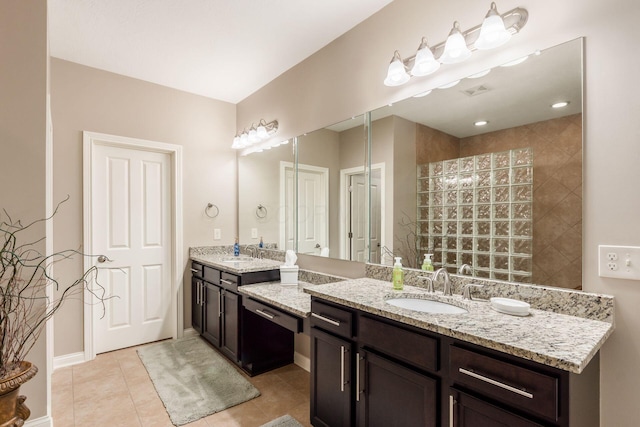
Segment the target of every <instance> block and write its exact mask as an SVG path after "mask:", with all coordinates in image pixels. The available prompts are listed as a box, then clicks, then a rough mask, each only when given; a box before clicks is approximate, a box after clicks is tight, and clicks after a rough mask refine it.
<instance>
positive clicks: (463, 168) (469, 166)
mask: <svg viewBox="0 0 640 427" xmlns="http://www.w3.org/2000/svg"><path fill="white" fill-rule="evenodd" d="M472 171H473V157H463V158H461V159H460V172H472Z"/></svg>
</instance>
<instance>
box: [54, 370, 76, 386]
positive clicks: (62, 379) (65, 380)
mask: <svg viewBox="0 0 640 427" xmlns="http://www.w3.org/2000/svg"><path fill="white" fill-rule="evenodd" d="M51 384H52V386H54V387H58V386H65V385H72V384H73V367H71V366H67V367H64V368H59V369H56V370H55V371H54V372H53V374H52V375H51Z"/></svg>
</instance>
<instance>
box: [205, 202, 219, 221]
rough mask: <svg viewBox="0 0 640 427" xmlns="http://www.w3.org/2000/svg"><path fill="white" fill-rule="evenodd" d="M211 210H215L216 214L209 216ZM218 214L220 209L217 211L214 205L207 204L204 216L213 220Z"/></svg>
mask: <svg viewBox="0 0 640 427" xmlns="http://www.w3.org/2000/svg"><path fill="white" fill-rule="evenodd" d="M211 208H216V213H215V214H214V215H211V214H210V213H209V211H210V210H211ZM219 213H220V209H218V207H217V206H216V205H214V204H213V203H207V207H206V208H204V214H205V215H206V216H208V217H209V218H215V217H217V216H218V214H219Z"/></svg>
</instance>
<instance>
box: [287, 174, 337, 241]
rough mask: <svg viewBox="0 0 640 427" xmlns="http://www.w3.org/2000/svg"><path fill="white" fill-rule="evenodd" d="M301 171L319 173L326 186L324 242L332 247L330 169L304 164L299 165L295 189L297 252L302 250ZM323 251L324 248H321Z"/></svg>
mask: <svg viewBox="0 0 640 427" xmlns="http://www.w3.org/2000/svg"><path fill="white" fill-rule="evenodd" d="M300 171H304V172H310V173H317V174H319V175H321V178H320V179H322V183H323V185H324V217H325V221H326V224H325V227H324V236H323V237H324V242H325V243H326V245H327V247H330V243H329V236H330V232H329V228H330V222H331V221H330V218H329V215H330V212H331V211H330V209H329V203H330V201H329V191H330V189H329V168H328V167H324V166H314V165H307V164H304V163H298V165H297V167H296V169H295V175H294V177H295V182H296V185H295V189H296V195H295V199H294V200H295V204H296V206H295V209H296V233H295V234H296V251H299V250H300V198H299V197H298V196H299V193H300V183H299V182H298V181H299V180H300ZM320 249H322V248H320Z"/></svg>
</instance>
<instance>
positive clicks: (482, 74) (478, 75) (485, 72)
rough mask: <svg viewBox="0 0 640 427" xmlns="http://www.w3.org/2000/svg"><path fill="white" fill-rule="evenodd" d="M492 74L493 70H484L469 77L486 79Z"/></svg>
mask: <svg viewBox="0 0 640 427" xmlns="http://www.w3.org/2000/svg"><path fill="white" fill-rule="evenodd" d="M490 72H491V68H489V69H487V70H484V71H480V72H479V73H475V74H471V75H470V76H469V77H467V78H468V79H479V78H480V77H484V76H486V75H487V74H489V73H490Z"/></svg>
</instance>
